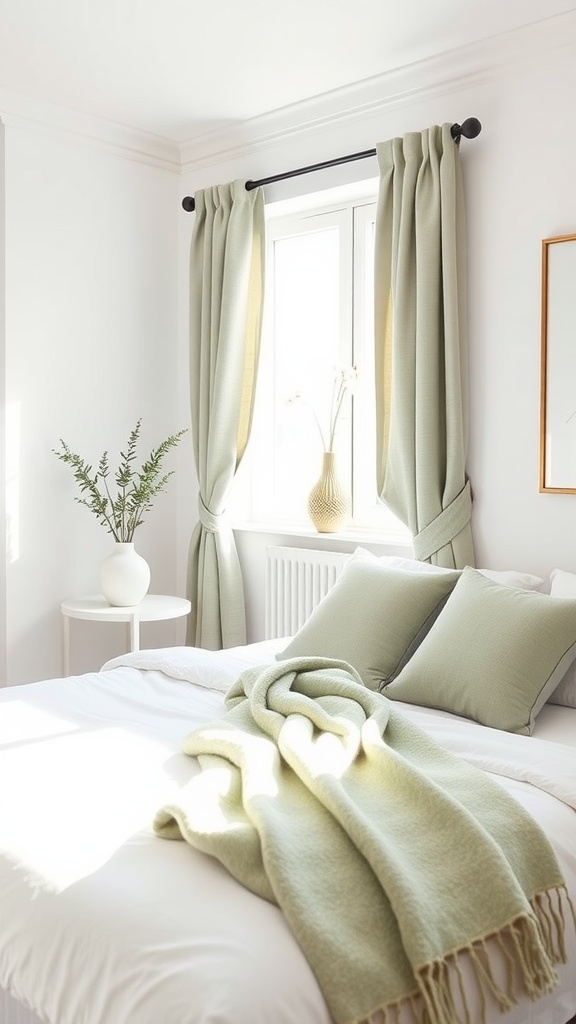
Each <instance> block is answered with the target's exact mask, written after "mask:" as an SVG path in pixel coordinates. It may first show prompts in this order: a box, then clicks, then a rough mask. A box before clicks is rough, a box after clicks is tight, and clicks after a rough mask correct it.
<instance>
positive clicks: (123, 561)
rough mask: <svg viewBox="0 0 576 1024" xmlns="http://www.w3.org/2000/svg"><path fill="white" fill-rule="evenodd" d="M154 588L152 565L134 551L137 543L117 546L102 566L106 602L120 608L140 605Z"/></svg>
mask: <svg viewBox="0 0 576 1024" xmlns="http://www.w3.org/2000/svg"><path fill="white" fill-rule="evenodd" d="M149 586H150V566H149V565H148V562H147V561H146V559H145V558H142V555H139V554H138V552H137V551H135V550H134V544H133V543H126V544H122V543H120V542H118V543H116V544H115V545H114V550H113V551H112V553H111V554H110V555H108V557H107V558H105V559H104V561H103V562H102V564H101V566H100V587H101V590H102V593H103V594H104V597H105V598H106V600H107V601H108V602H109V603H110V604H111V605H115V606H116V607H117V608H130V607H132V605H135V604H140V601H141V600H142V598H143V597H145V596H146V594H147V593H148V587H149Z"/></svg>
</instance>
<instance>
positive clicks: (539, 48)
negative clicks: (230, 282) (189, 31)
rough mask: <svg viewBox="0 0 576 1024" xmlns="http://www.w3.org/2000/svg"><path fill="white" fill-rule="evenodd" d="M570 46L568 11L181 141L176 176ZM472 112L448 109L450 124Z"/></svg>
mask: <svg viewBox="0 0 576 1024" xmlns="http://www.w3.org/2000/svg"><path fill="white" fill-rule="evenodd" d="M575 47H576V12H574V11H570V12H568V13H567V14H561V15H557V16H555V17H551V18H547V19H545V20H544V21H540V22H537V23H534V24H532V25H529V26H526V27H524V28H521V29H517V30H514V31H511V32H506V33H503V34H501V35H498V36H492V37H490V38H489V39H486V40H483V41H482V42H479V43H473V44H470V45H468V46H462V47H459V48H458V49H455V50H449V51H445V52H443V53H441V54H437V55H435V56H434V57H431V58H428V59H426V60H421V61H416V62H414V63H412V64H408V65H405V66H403V67H401V68H395V69H394V70H392V71H389V72H385V73H384V74H382V75H378V76H375V77H373V78H369V79H365V80H364V81H361V82H356V83H354V84H353V85H350V86H345V87H343V88H342V89H336V90H333V91H331V92H329V93H325V94H323V95H321V96H316V97H313V98H312V99H309V100H305V101H303V102H301V103H297V104H293V105H291V106H287V107H282V108H281V109H279V110H275V111H272V112H270V113H267V114H263V115H261V116H260V117H256V118H252V119H249V120H246V121H244V122H241V123H239V124H233V125H230V126H229V127H227V128H221V129H218V130H216V131H213V132H209V133H206V134H204V135H198V136H196V137H194V138H191V139H188V140H187V141H185V142H182V143H181V146H180V156H181V165H182V171H183V172H185V173H186V172H191V171H195V170H197V169H200V168H202V167H205V166H209V165H212V164H216V163H220V162H224V161H228V160H234V159H237V158H240V157H243V156H249V155H251V154H252V153H257V152H259V151H262V150H264V149H269V148H270V147H271V146H274V145H275V144H278V143H280V142H283V141H285V140H286V139H288V138H290V137H295V136H307V135H314V136H317V135H318V133H320V132H324V131H329V130H330V129H333V128H337V127H341V126H343V125H346V124H347V123H349V122H351V121H354V122H355V123H357V122H358V121H359V120H361V119H368V118H372V117H374V116H377V115H378V114H380V113H383V112H385V111H387V110H390V109H391V108H397V107H400V106H403V105H406V104H411V103H415V102H417V101H418V100H422V99H425V98H427V99H429V98H430V97H433V96H439V95H443V94H446V93H448V92H458V91H459V90H460V89H462V90H464V89H465V88H468V87H470V86H472V85H474V84H477V83H480V82H482V81H487V80H489V79H493V78H495V77H498V76H500V75H503V74H509V73H510V71H511V69H514V68H519V67H520V66H522V65H526V66H531V65H532V66H533V65H534V62H535V61H536V62H537V63H538V64H539V65H541V64H542V62H543V60H544V59H546V58H548V57H554V55H555V54H557V53H559V52H560V51H562V50H565V51H569V50H571V51H573V50H574V49H575ZM474 114H475V111H473V110H462V111H454V118H455V119H456V120H460V119H461V120H464V119H465V118H466V117H468V116H471V115H474Z"/></svg>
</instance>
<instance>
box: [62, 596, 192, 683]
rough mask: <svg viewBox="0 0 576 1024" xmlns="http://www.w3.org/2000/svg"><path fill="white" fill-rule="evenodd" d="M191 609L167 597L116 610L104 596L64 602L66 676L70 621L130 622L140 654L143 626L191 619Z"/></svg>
mask: <svg viewBox="0 0 576 1024" xmlns="http://www.w3.org/2000/svg"><path fill="white" fill-rule="evenodd" d="M190 608H191V605H190V601H188V600H187V599H186V598H185V597H167V596H165V595H164V594H147V595H146V597H145V598H143V600H142V601H141V602H140V604H136V605H133V606H132V607H130V608H116V607H115V606H114V605H111V604H108V601H107V600H106V598H105V597H102V595H101V594H98V595H95V596H94V597H80V598H78V600H77V601H63V602H62V604H61V605H60V610H61V612H62V664H63V669H64V675H65V676H67V675H69V674H70V619H91V620H92V621H93V622H96V621H99V622H126V623H127V624H128V645H129V650H130V651H139V650H140V623H141V622H158V621H159V620H160V619H177V618H179V617H180V616H182V615H187V614H188V612H189V611H190Z"/></svg>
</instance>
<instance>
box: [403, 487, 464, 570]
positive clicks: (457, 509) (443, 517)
mask: <svg viewBox="0 0 576 1024" xmlns="http://www.w3.org/2000/svg"><path fill="white" fill-rule="evenodd" d="M471 516H472V495H471V492H470V481H469V480H467V481H466V483H465V484H464V487H463V488H462V490H461V491H460V493H459V494H457V495H456V497H455V498H454V501H451V502H450V504H449V505H448V506H447V507H446V508H444V509H442V511H441V513H440V515H439V516H436V519H433V520H432V522H431V523H428V526H425V527H424V529H423V530H421V531H420V533H417V534H416V536H415V537H414V538H413V540H412V544H413V547H414V557H415V558H417V559H418V561H420V562H426V561H427V560H428V559H429V558H430V556H431V555H433V554H435V552H436V551H439V550H440V548H443V547H444V546H445V545H446V544H449V543H450V541H452V540H453V539H454V537H457V536H458V534H459V533H460V532H461V531H462V530H463V529H464V527H465V526H466V524H467V523H469V522H470V518H471Z"/></svg>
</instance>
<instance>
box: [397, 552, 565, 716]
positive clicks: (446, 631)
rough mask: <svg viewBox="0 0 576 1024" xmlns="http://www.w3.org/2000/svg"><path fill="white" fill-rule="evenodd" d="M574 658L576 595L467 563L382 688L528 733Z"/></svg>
mask: <svg viewBox="0 0 576 1024" xmlns="http://www.w3.org/2000/svg"><path fill="white" fill-rule="evenodd" d="M575 658H576V600H573V599H568V598H559V597H558V598H554V597H549V596H548V595H547V594H540V593H537V592H536V591H527V590H516V589H513V588H512V587H505V586H501V585H500V584H498V583H494V582H493V581H492V580H489V579H487V578H486V577H485V576H483V575H482V574H481V573H479V572H477V571H476V570H475V569H471V568H469V567H468V568H466V569H464V570H463V572H462V575H461V577H460V579H459V580H458V583H457V584H456V586H455V587H454V590H453V591H452V593H451V595H450V597H449V598H448V600H447V602H446V604H445V606H444V608H443V609H442V612H441V614H440V615H439V616H438V618H437V620H436V622H435V623H434V625H433V626H432V628H431V630H430V632H429V633H428V635H427V636H426V637H425V639H424V640H423V641H422V643H421V645H420V646H419V648H418V650H417V651H416V652H415V654H414V656H413V657H412V658H411V660H410V661H409V662H408V664H407V665H405V667H404V668H403V669H402V671H401V672H400V674H399V675H398V676H397V678H396V679H395V680H393V681H392V682H391V683H389V684H388V685H386V686H384V688H383V689H382V692H383V693H385V694H386V696H387V697H390V698H392V700H401V701H406V702H407V703H408V704H421V705H423V706H425V707H434V708H440V709H442V710H443V711H449V712H452V714H455V715H462V716H463V717H464V718H471V719H473V720H474V721H476V722H480V723H481V724H482V725H488V726H492V727H494V728H496V729H505V730H507V731H508V732H518V733H524V734H526V735H529V734H530V733H531V732H532V730H533V728H534V719H535V717H536V715H537V714H538V712H539V711H540V708H541V707H542V705H543V704H544V702H545V701H546V700H547V698H548V697H549V696H550V694H551V693H552V691H553V690H554V688H555V687H556V686H557V684H558V683H559V681H560V679H561V678H562V676H563V675H564V673H565V672H566V670H567V668H568V667H569V665H570V663H571V662H572V661H573V660H574V659H575Z"/></svg>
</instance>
